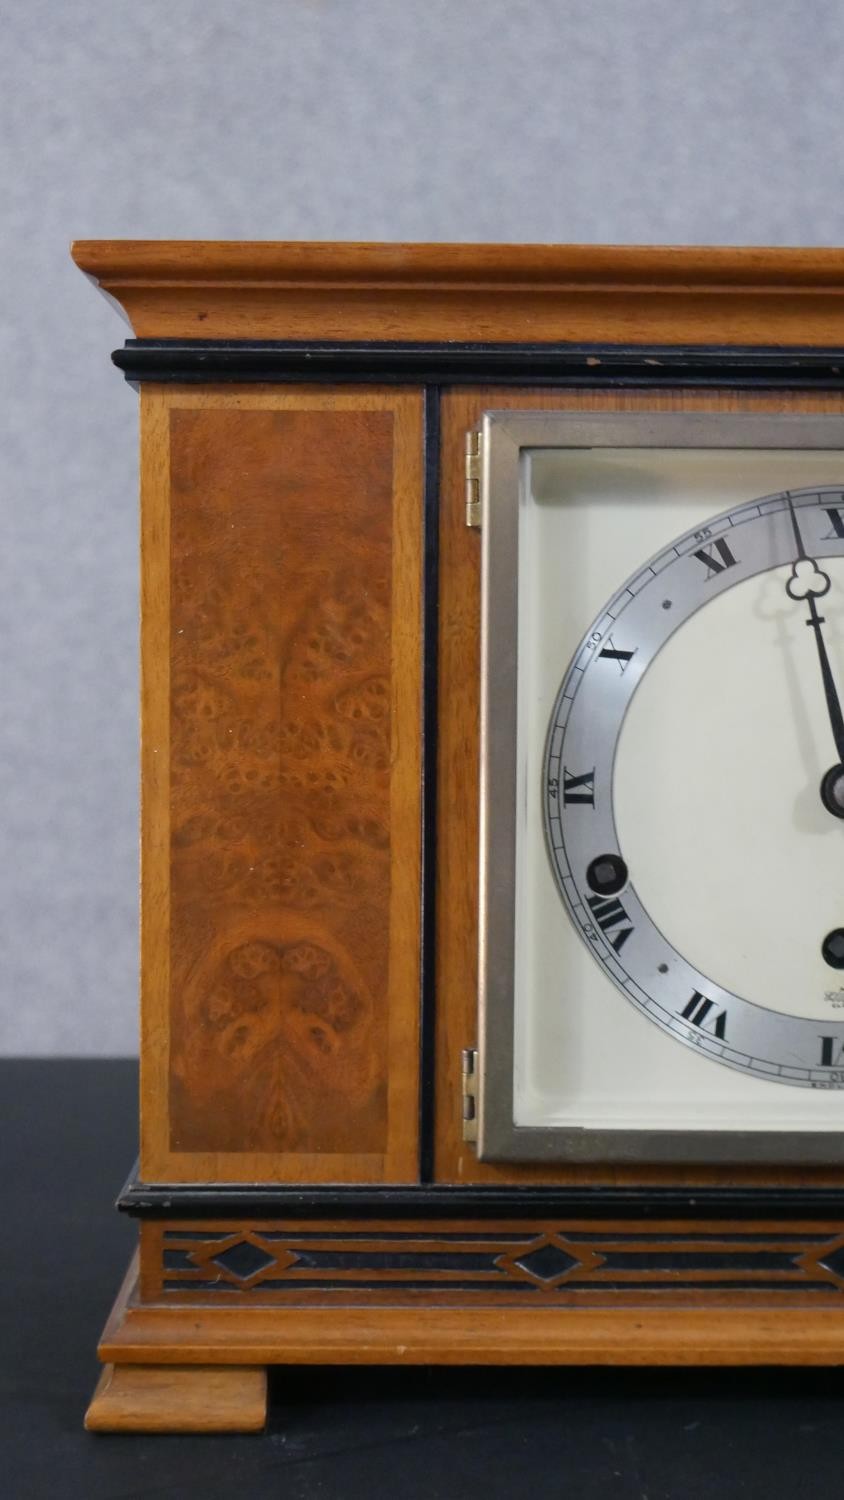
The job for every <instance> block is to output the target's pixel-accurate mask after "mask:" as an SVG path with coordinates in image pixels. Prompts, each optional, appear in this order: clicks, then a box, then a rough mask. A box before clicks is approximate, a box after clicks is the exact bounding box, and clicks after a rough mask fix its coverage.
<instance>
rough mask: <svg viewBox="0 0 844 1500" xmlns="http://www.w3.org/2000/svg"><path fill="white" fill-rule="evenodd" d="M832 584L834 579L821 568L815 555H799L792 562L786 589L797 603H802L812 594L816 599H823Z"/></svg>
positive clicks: (790, 597)
mask: <svg viewBox="0 0 844 1500" xmlns="http://www.w3.org/2000/svg"><path fill="white" fill-rule="evenodd" d="M831 586H832V580H831V578H830V576H829V574H828V573H824V571H823V569H822V568H819V567H818V565H817V563H816V562H815V559H814V558H813V557H806V556H805V555H804V556H803V557H798V558H797V559H796V561H795V562H793V563H792V566H791V572H790V574H789V576H788V580H787V582H786V585H785V591H786V593H787V594H788V597H789V599H793V600H794V601H795V603H796V604H800V603H802V601H803V600H804V599H808V598H809V597H810V596H811V597H812V598H814V599H822V598H823V596H824V594H828V593H829V590H830V588H831Z"/></svg>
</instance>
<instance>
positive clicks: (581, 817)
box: [542, 487, 844, 1089]
mask: <svg viewBox="0 0 844 1500" xmlns="http://www.w3.org/2000/svg"><path fill="white" fill-rule="evenodd" d="M798 518H799V519H798ZM824 557H829V558H834V557H838V558H841V557H844V489H842V488H840V487H822V488H817V487H812V488H811V489H803V490H792V491H784V492H782V493H780V494H775V495H769V496H765V497H763V498H761V499H759V500H754V501H751V502H748V503H745V504H743V505H740V506H737V507H736V508H735V509H733V510H730V511H725V512H723V513H722V514H720V515H717V516H714V517H713V518H712V520H711V521H709V522H708V523H707V524H706V525H705V526H703V527H698V528H697V529H696V530H694V531H689V532H687V533H686V534H685V535H684V536H682V537H680V538H679V539H678V540H677V541H676V542H674V543H672V544H671V545H670V546H669V547H667V548H665V549H664V550H663V551H661V552H659V553H658V554H657V555H656V556H655V557H653V558H652V559H651V561H650V562H649V563H647V564H646V565H645V566H644V567H643V568H641V569H640V570H639V571H638V572H637V573H635V574H634V575H633V576H632V577H631V578H629V579H628V581H627V582H626V583H625V584H624V586H623V587H622V588H621V589H619V591H618V593H616V594H615V595H614V596H613V598H612V599H610V601H609V603H608V604H607V606H606V608H605V609H604V610H603V611H602V612H601V614H600V615H599V616H598V617H597V618H596V619H595V621H594V622H593V624H592V626H591V627H590V629H589V630H588V631H587V633H586V635H585V636H584V638H583V640H582V641H581V643H580V645H579V647H578V649H577V651H576V652H575V654H574V656H573V658H572V660H571V663H570V665H569V667H568V670H567V671H566V674H565V676H564V678H563V681H562V684H561V686H560V689H559V692H558V694H557V698H556V701H555V704H554V708H553V711H552V714H551V719H550V724H549V729H548V736H547V742H546V750H545V758H544V767H543V799H542V800H543V807H544V817H545V835H546V842H547V847H548V853H549V857H550V861H551V868H552V871H553V874H554V878H555V881H556V884H557V887H558V889H559V892H560V894H561V896H562V899H563V901H564V903H565V906H566V908H567V910H568V913H569V916H570V917H571V920H572V922H573V923H574V925H575V928H576V929H577V931H578V932H579V934H580V935H581V936H582V938H583V939H584V941H585V942H586V944H587V946H588V947H589V949H590V951H591V953H592V955H593V957H594V958H595V959H596V960H597V962H598V963H599V964H600V965H601V966H602V968H603V969H604V971H605V973H606V974H607V975H608V976H609V977H610V978H611V979H612V981H613V983H614V984H615V985H616V986H617V987H618V989H619V990H621V992H622V993H623V994H624V995H625V997H626V998H627V999H628V1000H629V1001H631V1002H632V1003H633V1004H634V1005H635V1006H637V1007H638V1009H639V1010H640V1011H642V1012H643V1013H644V1014H645V1015H646V1016H648V1018H649V1019H650V1020H652V1021H654V1022H655V1023H656V1024H657V1025H658V1026H660V1027H661V1028H662V1029H663V1030H665V1031H667V1032H669V1033H670V1034H671V1035H672V1036H673V1037H674V1038H675V1039H677V1040H678V1041H681V1042H683V1043H684V1044H685V1045H686V1046H689V1047H693V1048H695V1049H696V1050H698V1051H700V1052H701V1053H702V1054H704V1055H705V1056H707V1057H709V1058H711V1059H713V1060H715V1061H717V1062H720V1063H723V1064H725V1065H726V1066H728V1067H732V1068H737V1069H739V1070H741V1071H743V1072H745V1073H748V1074H751V1075H752V1076H754V1077H757V1078H764V1079H769V1080H771V1081H774V1082H779V1083H784V1084H790V1085H796V1086H798V1087H808V1088H815V1089H841V1088H844V1021H841V1022H833V1021H832V1020H827V1019H826V1018H823V1019H822V1020H817V1019H808V1018H806V1017H802V1016H794V1015H789V1014H785V1013H783V1012H782V1011H779V1010H773V1009H769V1008H767V1007H765V1006H763V1005H760V1004H757V1003H755V1002H754V1001H751V1000H748V999H746V998H744V997H742V996H740V995H737V994H733V993H732V992H731V991H729V990H727V989H724V988H723V987H722V986H720V985H718V984H717V983H715V982H713V981H712V980H711V979H710V978H708V977H707V975H705V974H703V973H701V972H700V971H699V970H698V969H697V968H695V966H694V965H692V964H691V963H689V962H688V961H687V960H686V959H685V958H684V957H683V956H682V954H680V953H679V952H678V951H677V950H676V949H675V948H674V947H672V945H671V943H670V942H669V940H668V939H667V938H666V936H665V935H664V934H663V933H662V932H661V931H660V930H659V928H658V927H657V926H656V924H655V923H654V922H653V920H652V919H651V917H650V916H649V914H648V912H647V911H646V909H645V907H644V905H643V904H642V902H641V901H640V899H639V897H638V895H637V894H636V888H635V870H631V871H630V872H629V875H628V870H627V866H626V864H625V861H624V851H623V850H622V849H621V848H620V846H619V840H618V835H617V832H616V821H615V814H614V807H613V778H614V769H615V759H616V750H617V746H618V740H619V735H620V733H621V728H622V724H623V721H624V717H625V714H626V712H627V709H628V707H629V704H630V702H631V699H632V697H633V694H634V693H635V691H636V688H637V687H638V685H639V683H640V682H641V680H642V677H643V676H644V674H645V672H646V670H647V668H648V667H649V666H650V665H651V663H652V662H653V660H654V658H655V657H656V655H657V653H658V652H659V651H660V649H661V647H662V646H664V645H665V643H666V642H667V641H668V640H669V639H670V638H671V637H672V636H673V635H674V633H675V632H676V631H677V630H678V629H679V627H680V626H681V625H682V624H683V623H684V622H685V621H686V620H688V619H689V618H690V617H691V616H692V615H693V614H695V613H696V612H697V611H698V610H700V609H701V608H703V607H704V606H705V605H706V604H708V603H709V602H710V601H711V600H713V599H714V598H717V597H718V595H719V594H721V593H723V592H724V591H725V590H727V589H730V588H732V587H734V586H735V585H736V584H739V583H741V582H743V581H745V580H746V579H749V578H752V577H755V576H757V575H759V574H762V573H768V572H774V571H775V570H776V569H780V568H784V567H786V566H789V565H790V566H791V573H790V574H789V576H788V579H785V580H784V583H785V584H786V586H787V593H788V598H789V600H790V601H791V602H792V604H793V607H794V609H795V610H798V609H800V608H801V606H805V607H806V608H808V609H809V611H810V616H809V618H807V619H806V622H805V623H806V624H807V625H812V626H813V627H814V634H815V636H816V638H817V646H818V653H819V657H820V665H821V678H820V679H819V680H818V682H817V683H816V684H812V685H811V686H812V690H813V691H817V692H821V691H822V689H823V691H824V692H825V693H826V702H827V707H828V709H829V713H830V719H831V721H832V729H833V737H831V738H830V757H829V758H830V763H831V768H830V769H829V770H828V771H827V778H826V779H827V781H829V780H830V778H832V780H833V781H837V788H838V795H841V788H842V787H844V769H842V772H841V778H840V779H838V778H836V774H835V773H836V772H837V764H835V765H833V764H832V763H833V762H837V761H838V759H839V757H838V756H837V753H836V746H839V747H840V745H841V738H842V734H844V728H842V715H841V711H840V708H839V705H838V697H837V691H836V688H835V685H834V682H833V679H832V671H831V668H830V666H829V662H828V658H827V656H826V647H825V642H824V639H823V628H822V627H823V623H824V622H823V615H822V614H821V613H820V612H819V608H818V606H819V605H822V600H823V597H824V596H825V594H826V592H827V591H828V590H829V588H830V581H829V578H828V576H827V575H826V574H825V573H823V572H822V570H821V568H820V566H819V562H818V560H819V559H822V558H824ZM813 570H814V571H813ZM823 580H825V583H824V582H823ZM836 711H837V719H836ZM836 731H837V732H836ZM819 795H820V793H819ZM827 806H828V807H829V808H830V811H831V812H835V815H836V816H838V817H841V816H842V813H841V811H840V810H836V808H835V805H834V804H833V803H832V802H831V801H827ZM842 835H844V828H843V829H842ZM841 856H842V877H844V838H843V839H842V850H841ZM669 873H670V872H669ZM841 885H842V916H843V917H844V878H842V882H841Z"/></svg>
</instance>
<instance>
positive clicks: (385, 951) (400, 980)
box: [142, 388, 422, 1181]
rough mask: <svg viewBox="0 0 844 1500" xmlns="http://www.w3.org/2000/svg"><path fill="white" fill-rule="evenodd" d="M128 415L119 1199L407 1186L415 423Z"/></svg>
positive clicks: (413, 403)
mask: <svg viewBox="0 0 844 1500" xmlns="http://www.w3.org/2000/svg"><path fill="white" fill-rule="evenodd" d="M142 403H143V413H144V417H143V441H144V483H143V508H144V559H145V567H144V588H145V594H144V618H145V624H144V747H143V754H144V786H145V819H144V823H145V838H144V932H143V940H144V952H145V964H144V997H143V998H144V1027H145V1038H146V1045H145V1072H144V1091H143V1092H144V1103H145V1111H144V1129H143V1153H144V1159H143V1172H144V1175H145V1176H146V1177H147V1178H149V1179H158V1180H168V1181H183V1180H206V1181H208V1180H210V1181H213V1180H215V1179H221V1178H222V1179H225V1180H229V1181H237V1180H250V1179H256V1178H259V1179H261V1180H264V1181H271V1180H273V1179H276V1178H282V1179H286V1180H291V1179H292V1180H303V1179H307V1180H310V1181H343V1180H350V1179H353V1180H356V1181H378V1180H382V1179H385V1178H387V1179H393V1180H404V1181H412V1180H413V1179H414V1177H415V1175H416V1139H415V1117H416V1107H415V1106H416V1074H417V1070H418V1058H417V1046H418V1042H417V1028H418V977H417V976H418V967H419V966H418V945H419V936H418V934H419V913H418V904H419V862H420V861H419V797H420V772H419V755H420V739H421V732H420V723H419V701H420V690H419V682H420V632H421V621H420V587H421V577H420V574H421V453H422V432H421V401H420V398H419V396H418V395H417V394H416V393H414V392H404V393H398V394H396V393H389V394H384V393H381V392H372V391H369V392H361V393H360V394H359V395H355V394H352V395H349V394H345V395H343V394H339V393H336V392H330V391H329V392H325V391H321V392H319V393H317V392H314V391H298V390H291V389H289V388H288V389H286V390H284V391H278V390H269V391H268V390H261V391H259V390H251V389H247V390H240V391H236V392H235V393H231V392H230V391H229V392H226V391H219V390H215V391H208V392H203V391H200V392H197V391H196V390H195V389H193V390H191V391H185V390H182V389H180V388H169V389H167V390H163V389H161V388H146V389H145V390H144V392H143V394H142ZM168 820H169V821H168Z"/></svg>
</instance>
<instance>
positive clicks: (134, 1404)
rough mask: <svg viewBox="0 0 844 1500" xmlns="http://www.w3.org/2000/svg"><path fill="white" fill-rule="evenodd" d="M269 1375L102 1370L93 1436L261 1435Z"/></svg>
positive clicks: (88, 1421)
mask: <svg viewBox="0 0 844 1500" xmlns="http://www.w3.org/2000/svg"><path fill="white" fill-rule="evenodd" d="M266 1419H267V1372H266V1370H265V1369H263V1368H261V1369H253V1368H250V1367H249V1366H245V1365H210V1366H207V1367H206V1366H203V1365H186V1366H184V1367H183V1368H179V1367H178V1366H176V1365H125V1364H121V1365H112V1364H107V1365H105V1366H104V1367H103V1371H102V1374H101V1375H100V1379H99V1381H98V1383H97V1388H96V1390H95V1392H94V1396H93V1399H92V1401H91V1405H90V1406H89V1407H88V1410H87V1412H86V1414H85V1426H86V1427H87V1429H88V1431H89V1432H260V1431H261V1430H262V1428H263V1427H264V1424H265V1422H266Z"/></svg>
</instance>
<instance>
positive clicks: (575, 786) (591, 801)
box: [563, 766, 595, 807]
mask: <svg viewBox="0 0 844 1500" xmlns="http://www.w3.org/2000/svg"><path fill="white" fill-rule="evenodd" d="M573 802H575V803H576V802H583V803H586V805H587V806H589V807H594V806H595V767H594V766H593V767H592V770H591V771H585V772H584V774H583V775H582V776H570V775H569V773H568V771H567V770H566V768H565V766H563V804H564V806H565V807H571V805H572V803H573Z"/></svg>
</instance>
